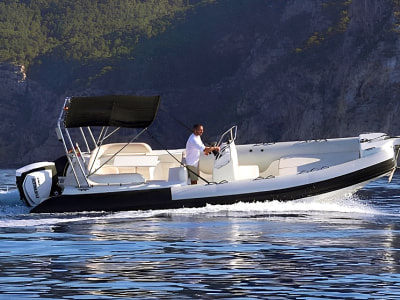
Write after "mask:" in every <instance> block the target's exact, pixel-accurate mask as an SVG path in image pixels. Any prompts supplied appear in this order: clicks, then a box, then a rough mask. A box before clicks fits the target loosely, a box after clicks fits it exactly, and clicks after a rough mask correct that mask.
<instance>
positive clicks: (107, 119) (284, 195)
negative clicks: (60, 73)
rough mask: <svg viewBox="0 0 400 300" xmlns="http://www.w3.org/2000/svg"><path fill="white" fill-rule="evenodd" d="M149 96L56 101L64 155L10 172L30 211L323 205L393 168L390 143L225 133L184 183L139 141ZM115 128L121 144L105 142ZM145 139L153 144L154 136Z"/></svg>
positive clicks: (174, 163) (366, 137) (179, 170)
mask: <svg viewBox="0 0 400 300" xmlns="http://www.w3.org/2000/svg"><path fill="white" fill-rule="evenodd" d="M159 103H160V97H159V96H133V95H107V96H97V97H70V98H66V99H65V102H64V104H63V106H62V109H61V112H60V115H59V118H58V122H57V127H56V132H57V137H58V139H59V141H61V143H62V145H63V149H64V152H65V155H63V156H62V157H60V158H59V159H57V160H55V161H45V162H37V163H33V164H29V165H27V166H24V167H22V168H19V169H18V170H17V171H16V182H17V186H18V190H19V193H20V197H21V199H22V200H23V201H24V202H25V203H26V205H28V206H29V207H30V208H31V209H30V212H32V213H63V212H82V211H126V210H150V209H151V210H156V209H170V208H183V207H186V208H188V207H202V206H206V205H207V204H211V205H213V204H233V203H237V202H247V203H248V202H256V201H263V202H264V201H265V202H266V201H272V200H279V201H289V200H296V199H304V198H309V197H316V198H318V199H331V198H335V197H345V196H347V195H350V194H353V193H355V192H356V191H357V190H359V189H360V188H362V187H363V186H364V185H366V184H367V183H369V182H370V181H373V180H375V179H377V178H380V177H382V176H388V177H389V181H390V180H391V178H392V176H393V173H394V172H395V170H396V168H397V157H398V153H399V149H400V146H399V145H400V138H397V137H390V136H388V135H387V134H384V133H366V134H361V135H360V136H358V137H349V138H336V139H321V140H306V141H293V142H279V143H268V142H262V143H257V144H244V145H236V143H235V142H236V136H237V126H233V127H231V128H229V129H228V130H226V131H225V132H224V133H223V134H221V137H220V138H219V140H218V142H217V145H218V146H220V151H219V152H218V153H215V154H210V155H208V156H206V155H202V156H201V158H200V162H199V169H200V174H198V175H199V178H200V180H199V183H198V184H195V185H191V184H190V181H189V180H188V169H187V168H186V166H185V149H171V150H168V149H161V150H154V149H152V148H151V146H150V145H149V144H148V143H144V142H141V141H140V137H141V136H142V134H143V133H144V132H146V131H147V132H149V130H148V128H149V126H150V125H151V123H152V122H153V120H154V119H155V117H156V115H157V111H158V108H159ZM120 128H127V129H132V132H133V135H132V136H131V137H130V138H128V139H127V140H128V141H126V142H120V141H119V142H108V141H109V140H110V139H111V137H112V136H115V134H116V133H117V132H118V130H119V129H120ZM150 136H151V137H152V138H154V140H155V142H157V144H158V145H162V144H161V143H160V142H159V141H158V140H157V139H156V138H155V137H154V136H152V135H151V134H150Z"/></svg>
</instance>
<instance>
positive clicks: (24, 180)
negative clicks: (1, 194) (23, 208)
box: [16, 162, 58, 206]
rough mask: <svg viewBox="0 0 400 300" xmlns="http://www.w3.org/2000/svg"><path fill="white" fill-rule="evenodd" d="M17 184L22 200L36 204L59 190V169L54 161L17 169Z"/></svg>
mask: <svg viewBox="0 0 400 300" xmlns="http://www.w3.org/2000/svg"><path fill="white" fill-rule="evenodd" d="M16 179H17V186H18V190H19V194H20V197H21V199H22V200H24V201H25V202H26V204H27V205H28V206H36V205H38V204H39V203H40V202H42V201H43V200H44V199H47V198H49V197H50V196H54V195H56V194H57V192H58V185H57V181H58V178H57V171H56V167H55V164H54V162H39V163H33V164H30V165H27V166H24V167H22V168H20V169H18V170H17V171H16Z"/></svg>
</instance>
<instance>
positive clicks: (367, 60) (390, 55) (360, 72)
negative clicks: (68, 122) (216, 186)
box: [0, 0, 400, 167]
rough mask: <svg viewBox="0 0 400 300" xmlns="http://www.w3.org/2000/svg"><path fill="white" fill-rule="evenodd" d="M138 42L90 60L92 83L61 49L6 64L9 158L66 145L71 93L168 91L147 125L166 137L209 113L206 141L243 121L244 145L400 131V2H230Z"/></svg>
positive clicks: (4, 144)
mask: <svg viewBox="0 0 400 300" xmlns="http://www.w3.org/2000/svg"><path fill="white" fill-rule="evenodd" d="M135 51H136V53H135V57H136V59H135V60H120V61H113V62H112V65H110V66H109V68H107V69H106V70H107V71H106V72H100V73H99V72H97V73H96V74H90V72H91V69H90V68H87V66H81V67H80V68H78V69H79V70H80V72H81V74H82V73H85V74H87V77H88V78H89V77H90V80H88V81H86V82H83V83H80V82H77V81H74V80H73V79H71V77H68V76H64V75H65V74H66V73H68V72H69V71H70V70H68V65H66V66H65V65H63V64H57V63H54V60H56V58H52V59H48V60H47V62H48V63H46V60H42V63H41V64H40V65H39V64H37V65H33V66H31V67H30V68H29V71H28V73H25V71H24V69H23V68H21V66H16V65H13V64H7V63H3V64H1V65H0V78H1V82H0V89H1V96H0V117H1V119H2V123H1V126H0V167H6V166H20V165H23V164H26V163H29V162H32V161H37V160H46V159H54V158H56V157H57V156H58V155H60V154H61V150H62V149H61V146H60V144H59V143H58V142H57V140H56V137H55V133H54V127H55V125H56V119H57V117H58V113H59V110H60V108H61V106H62V103H63V98H64V97H65V96H71V95H93V94H109V93H137V94H160V95H161V96H162V111H160V113H159V115H158V119H157V121H156V122H155V123H154V124H153V125H152V126H151V128H150V130H151V131H152V133H153V134H154V135H156V136H157V137H158V138H159V140H160V141H161V142H162V143H163V144H164V145H165V146H167V147H183V146H184V143H185V140H186V138H187V135H188V132H187V130H186V129H185V128H183V127H182V126H181V125H180V124H179V123H178V122H177V121H176V120H179V121H180V122H182V123H185V124H187V125H188V126H191V124H192V123H197V122H202V123H204V125H205V129H206V132H205V136H206V138H208V140H215V139H216V137H217V136H218V134H219V133H221V132H223V131H224V130H226V129H227V128H228V127H229V126H231V125H233V124H237V125H238V126H239V131H238V134H239V137H238V139H239V142H240V143H252V142H269V141H282V140H298V139H315V138H328V137H344V136H352V135H358V134H359V133H361V132H371V131H382V132H387V133H389V134H392V135H397V134H400V126H399V125H400V124H399V123H400V122H399V119H398V116H399V113H400V107H399V101H398V100H397V98H398V97H399V95H400V88H399V87H400V85H399V84H400V72H399V70H400V68H399V65H400V2H399V1H397V0H396V1H389V0H386V1H384V0H352V1H350V0H348V1H328V0H326V1H316V0H302V1H297V0H288V1H261V0H254V1H245V0H241V1H233V0H221V1H217V2H216V3H214V4H212V5H208V6H204V7H202V8H199V9H198V10H196V11H195V12H193V13H192V14H191V15H189V16H187V17H186V19H185V21H184V22H183V23H180V24H176V26H175V27H174V28H171V29H170V30H168V31H166V32H165V33H163V34H162V35H159V36H157V37H154V38H152V39H150V40H147V41H143V42H142V43H141V44H140V45H139V46H138V47H137V49H136V50H135ZM60 65H62V66H63V67H62V68H61V69H60ZM65 68H67V69H65ZM74 68H75V69H74V70H76V66H74ZM71 69H72V68H71ZM58 74H59V75H58ZM56 79H57V80H56ZM60 82H61V83H60ZM154 147H155V148H157V144H154Z"/></svg>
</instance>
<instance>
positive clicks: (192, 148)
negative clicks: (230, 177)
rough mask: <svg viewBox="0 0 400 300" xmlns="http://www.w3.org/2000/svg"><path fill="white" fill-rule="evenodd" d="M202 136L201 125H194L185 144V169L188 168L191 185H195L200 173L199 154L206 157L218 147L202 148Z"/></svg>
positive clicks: (217, 149)
mask: <svg viewBox="0 0 400 300" xmlns="http://www.w3.org/2000/svg"><path fill="white" fill-rule="evenodd" d="M202 134H203V125H201V124H195V125H194V126H193V133H192V134H191V135H190V136H189V139H188V141H187V143H186V167H187V168H188V173H189V178H190V182H191V184H197V179H198V175H199V172H200V170H199V159H200V154H201V152H203V153H204V154H205V155H208V154H210V153H211V152H212V151H214V150H216V151H219V147H206V146H204V144H203V142H202V140H201V135H202Z"/></svg>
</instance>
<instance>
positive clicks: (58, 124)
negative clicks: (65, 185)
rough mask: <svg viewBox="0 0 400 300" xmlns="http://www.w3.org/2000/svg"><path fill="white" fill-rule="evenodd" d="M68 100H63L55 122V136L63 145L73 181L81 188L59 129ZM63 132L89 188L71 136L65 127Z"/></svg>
mask: <svg viewBox="0 0 400 300" xmlns="http://www.w3.org/2000/svg"><path fill="white" fill-rule="evenodd" d="M70 99H71V98H69V97H67V98H65V102H64V106H63V108H62V110H61V113H60V116H59V117H58V121H57V129H58V132H57V135H58V136H59V138H60V139H61V141H62V143H63V145H64V151H65V154H66V156H67V159H68V162H69V165H70V166H71V169H72V173H73V174H74V177H75V181H76V183H77V185H78V187H81V183H80V182H79V178H78V175H77V173H76V170H75V168H74V165H73V163H72V160H71V157H70V156H69V155H68V154H69V153H68V147H67V143H66V140H65V138H64V135H63V131H62V129H61V122H62V121H63V115H64V114H65V110H67V109H68V106H67V103H68V102H69V100H70ZM64 130H65V133H66V135H67V137H68V141H69V143H70V145H71V146H72V151H73V152H74V154H75V157H76V158H77V162H78V165H79V167H80V169H81V171H82V174H83V177H84V178H85V181H86V186H89V183H88V181H87V179H86V177H85V171H84V170H83V168H82V165H81V162H80V161H79V159H78V154H77V152H76V150H75V147H74V143H73V142H72V139H71V136H70V135H69V132H68V130H67V129H66V128H65V127H64Z"/></svg>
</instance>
